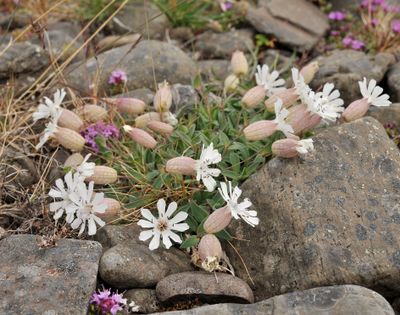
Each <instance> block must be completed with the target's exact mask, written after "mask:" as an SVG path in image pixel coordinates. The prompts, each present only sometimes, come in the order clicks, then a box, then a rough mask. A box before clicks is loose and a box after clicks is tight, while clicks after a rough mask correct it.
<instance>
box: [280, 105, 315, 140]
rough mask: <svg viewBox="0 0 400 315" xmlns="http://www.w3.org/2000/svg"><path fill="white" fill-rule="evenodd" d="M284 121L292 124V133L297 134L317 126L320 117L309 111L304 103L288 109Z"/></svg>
mask: <svg viewBox="0 0 400 315" xmlns="http://www.w3.org/2000/svg"><path fill="white" fill-rule="evenodd" d="M286 122H287V123H288V124H289V125H291V126H292V128H293V131H294V134H295V135H299V134H301V133H302V132H305V131H307V130H309V129H312V128H314V127H315V126H317V125H318V124H319V123H320V122H321V117H320V116H319V115H317V114H313V113H311V112H310V111H309V110H308V109H307V106H306V105H304V104H301V105H297V106H293V107H291V108H290V109H289V115H288V117H287V118H286Z"/></svg>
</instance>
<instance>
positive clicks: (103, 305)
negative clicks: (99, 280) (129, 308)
mask: <svg viewBox="0 0 400 315" xmlns="http://www.w3.org/2000/svg"><path fill="white" fill-rule="evenodd" d="M89 303H91V304H94V305H95V306H97V308H98V309H99V311H101V313H102V314H103V315H105V314H108V313H111V314H112V315H116V314H117V312H118V311H122V309H123V308H122V307H123V306H125V305H126V299H124V298H122V294H118V293H112V294H111V292H110V290H106V289H103V291H100V290H99V291H98V293H96V292H94V293H93V294H92V297H91V298H90V301H89Z"/></svg>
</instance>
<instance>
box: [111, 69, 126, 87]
mask: <svg viewBox="0 0 400 315" xmlns="http://www.w3.org/2000/svg"><path fill="white" fill-rule="evenodd" d="M127 80H128V77H127V76H126V73H125V71H123V70H114V71H113V72H111V75H110V77H109V78H108V84H111V85H120V84H124V83H126V81H127Z"/></svg>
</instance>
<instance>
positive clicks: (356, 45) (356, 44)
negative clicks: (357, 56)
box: [342, 36, 365, 50]
mask: <svg viewBox="0 0 400 315" xmlns="http://www.w3.org/2000/svg"><path fill="white" fill-rule="evenodd" d="M342 44H343V46H344V47H345V48H351V49H354V50H362V49H364V47H365V44H364V43H363V42H362V41H360V40H358V39H354V38H352V37H351V36H346V37H345V38H343V40H342Z"/></svg>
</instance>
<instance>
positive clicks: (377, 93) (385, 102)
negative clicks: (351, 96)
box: [358, 78, 392, 106]
mask: <svg viewBox="0 0 400 315" xmlns="http://www.w3.org/2000/svg"><path fill="white" fill-rule="evenodd" d="M358 85H359V86H360V91H361V94H362V96H363V97H364V98H366V99H368V103H369V104H371V105H374V106H389V105H390V104H392V102H391V101H389V95H387V94H382V92H383V89H382V88H381V87H380V86H378V85H376V81H375V80H371V81H369V83H368V85H367V78H364V80H363V81H359V82H358ZM381 94H382V95H381Z"/></svg>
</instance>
